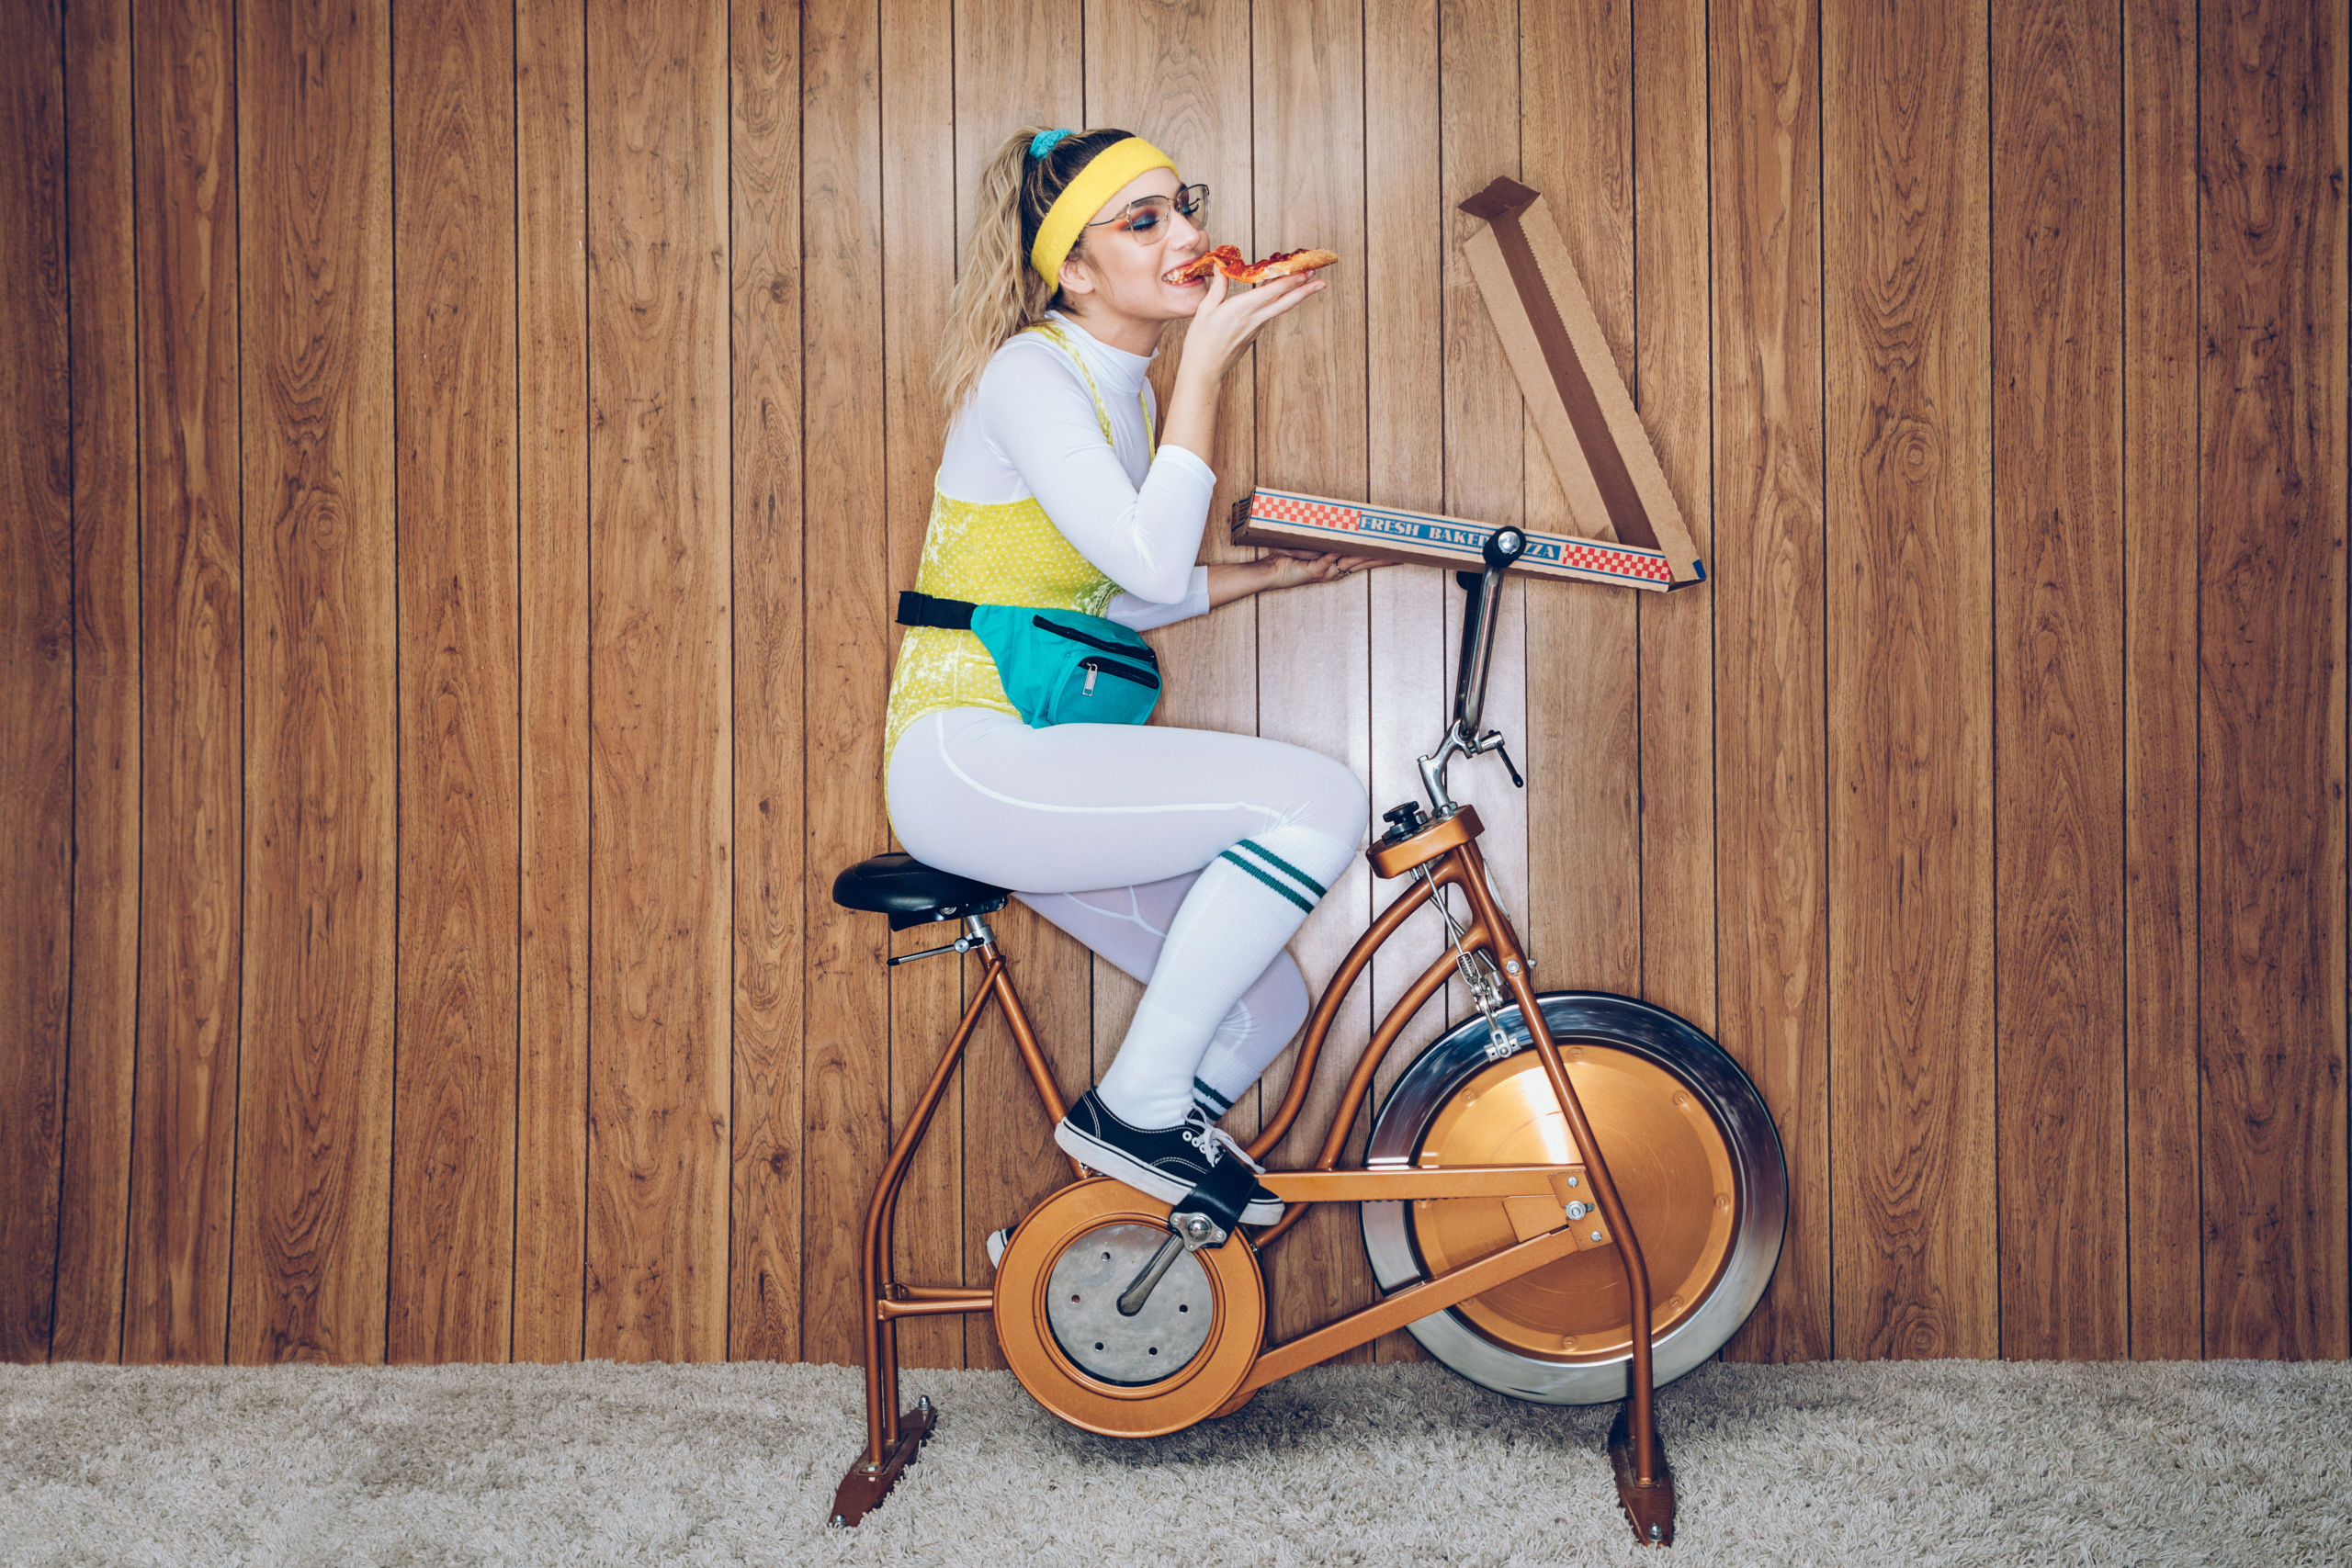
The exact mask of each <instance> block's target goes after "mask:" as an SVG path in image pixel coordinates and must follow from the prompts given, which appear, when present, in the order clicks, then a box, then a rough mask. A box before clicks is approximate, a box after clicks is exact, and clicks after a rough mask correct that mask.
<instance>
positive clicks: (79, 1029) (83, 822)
mask: <svg viewBox="0 0 2352 1568" xmlns="http://www.w3.org/2000/svg"><path fill="white" fill-rule="evenodd" d="M64 18H65V50H64V62H65V130H66V137H67V146H66V160H67V164H68V166H69V167H70V169H71V170H72V174H73V177H72V179H70V180H69V181H68V182H67V186H66V197H67V202H68V208H67V220H68V223H69V224H70V233H69V238H68V254H70V256H71V258H72V263H73V276H72V278H71V288H72V290H73V296H72V306H71V311H70V321H71V325H72V338H71V348H70V352H71V355H72V363H73V386H74V638H73V655H74V931H73V954H74V986H73V999H72V1007H73V1028H72V1035H71V1045H72V1049H71V1051H70V1053H69V1055H68V1057H67V1062H66V1067H67V1078H66V1090H65V1151H64V1161H65V1164H64V1169H63V1171H62V1174H61V1176H60V1178H59V1182H58V1219H57V1224H58V1233H57V1242H58V1244H57V1308H56V1314H55V1317H54V1321H53V1323H52V1325H51V1341H50V1355H51V1359H55V1360H73V1361H111V1360H116V1359H119V1358H120V1356H121V1354H122V1284H123V1244H124V1240H125V1237H124V1234H123V1227H124V1224H125V1220H126V1218H127V1209H128V1201H129V1196H130V1146H131V1138H130V1113H131V1084H132V1079H133V1075H134V1073H135V1070H136V1067H137V1064H138V1023H139V1021H138V998H139V856H140V845H139V784H140V773H141V769H140V761H141V759H140V749H139V689H140V672H141V658H140V655H141V649H140V646H139V410H138V398H139V323H138V321H137V319H136V313H135V305H136V300H137V298H138V297H137V294H136V292H135V289H134V287H133V280H134V278H135V276H136V271H137V266H138V256H137V254H136V246H137V235H136V233H135V231H134V229H133V226H132V220H131V214H132V211H133V197H132V190H131V183H130V176H131V167H130V161H131V147H130V135H131V128H130V120H131V96H130V95H131V64H130V25H131V24H130V6H129V5H128V4H127V0H119V3H118V4H114V5H109V6H74V7H72V8H70V9H68V10H66V11H65V13H64Z"/></svg>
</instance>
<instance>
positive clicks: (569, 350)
mask: <svg viewBox="0 0 2352 1568" xmlns="http://www.w3.org/2000/svg"><path fill="white" fill-rule="evenodd" d="M585 25H586V18H585V12H584V10H583V9H582V7H581V6H569V5H563V4H558V3H551V0H517V3H516V5H515V239H516V245H517V250H516V254H515V267H516V273H517V280H518V282H517V296H518V298H517V300H516V305H517V315H516V317H515V328H516V333H515V354H516V363H515V427H516V429H518V430H521V431H526V432H528V433H529V438H528V439H526V440H525V441H523V442H522V443H521V444H520V446H519V449H518V451H517V454H516V456H517V458H518V463H517V470H516V475H517V481H518V483H517V494H518V497H519V500H520V507H521V549H522V563H523V570H522V581H521V588H522V599H521V604H520V617H521V619H520V626H519V632H520V635H521V638H522V641H521V650H522V652H521V657H522V715H521V723H520V727H519V728H520V734H521V742H520V743H521V748H522V761H521V773H522V780H521V783H522V793H521V802H522V933H521V937H522V940H521V944H520V946H521V956H520V963H521V976H520V985H519V987H518V989H519V994H520V997H521V1001H522V1005H521V1010H520V1025H521V1027H520V1031H519V1034H518V1038H517V1042H516V1049H517V1052H518V1054H519V1056H520V1062H519V1071H518V1072H517V1074H516V1077H515V1087H516V1104H515V1151H516V1152H515V1344H514V1357H515V1359H516V1360H518V1361H567V1360H572V1359H577V1358H578V1357H579V1356H580V1354H581V1348H582V1332H583V1328H584V1313H585V1295H584V1285H585V1269H586V1258H587V1252H586V1247H587V1183H588V915H589V897H590V892H589V885H588V871H589V864H588V840H589V832H588V426H589V406H588V214H587V186H588V147H587V121H586V117H587V105H586V102H585V96H584V95H585V86H584V84H583V77H584V75H585V73H586V51H587V39H586V36H585V32H584V28H585Z"/></svg>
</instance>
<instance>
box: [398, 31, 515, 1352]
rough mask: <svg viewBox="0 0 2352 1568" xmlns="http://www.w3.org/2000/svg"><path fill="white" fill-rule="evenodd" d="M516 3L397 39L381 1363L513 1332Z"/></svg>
mask: <svg viewBox="0 0 2352 1568" xmlns="http://www.w3.org/2000/svg"><path fill="white" fill-rule="evenodd" d="M513 28H514V8H513V6H511V5H490V4H485V3H484V0H426V3H425V4H424V5H422V6H414V7H411V8H409V9H406V10H403V11H402V12H401V25H400V26H399V27H397V28H394V29H393V33H392V138H393V142H392V196H393V200H394V202H395V203H396V205H397V209H398V211H399V214H400V222H399V225H398V227H397V230H396V231H395V233H394V236H393V241H394V246H395V251H394V277H395V279H396V282H395V288H394V299H393V306H394V309H393V313H392V320H393V331H394V341H393V351H392V352H393V378H394V379H393V386H394V404H393V418H394V420H395V421H396V422H397V424H398V428H399V431H400V440H399V459H398V465H397V468H396V470H395V479H396V482H397V483H398V485H399V496H400V519H399V527H400V726H401V728H400V748H399V753H398V754H399V759H400V778H399V787H400V823H401V832H400V951H401V963H400V967H399V1004H398V1008H399V1010H398V1018H397V1021H396V1028H397V1029H398V1031H399V1040H400V1059H399V1062H398V1064H397V1069H398V1070H397V1072H396V1074H395V1077H394V1081H393V1117H392V1195H391V1203H392V1207H391V1226H392V1247H391V1260H390V1304H389V1306H388V1309H387V1313H388V1315H387V1320H386V1327H385V1338H386V1346H385V1359H387V1360H392V1361H503V1360H505V1359H507V1358H508V1351H509V1347H510V1340H511V1331H512V1327H513V1316H514V1312H513V1286H514V1263H515V1070H516V1061H515V1049H516V1036H515V1026H516V999H517V998H516V985H517V953H516V931H517V925H516V922H517V920H518V919H519V915H520V908H519V898H520V886H519V881H520V875H521V861H520V852H521V851H520V841H519V838H518V824H517V813H518V810H519V804H520V803H519V799H518V796H517V793H516V792H517V790H518V788H519V787H520V781H519V779H518V777H517V769H518V767H519V765H520V764H519V738H518V737H517V735H516V733H515V711H516V707H517V705H518V703H519V701H520V685H519V682H520V678H521V677H520V671H519V670H518V669H517V667H516V636H517V623H516V616H517V614H518V606H517V595H518V593H519V591H520V590H519V584H518V581H517V578H516V561H515V551H516V548H517V543H518V541H517V537H516V533H515V528H516V521H515V426H514V419H515V128H514V120H513V115H514V105H515V85H514V69H515V35H514V31H513Z"/></svg>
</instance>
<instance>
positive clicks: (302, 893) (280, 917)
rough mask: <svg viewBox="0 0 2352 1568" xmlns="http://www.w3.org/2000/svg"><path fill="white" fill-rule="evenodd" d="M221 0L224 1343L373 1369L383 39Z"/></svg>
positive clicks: (350, 24) (378, 1107) (381, 765)
mask: <svg viewBox="0 0 2352 1568" xmlns="http://www.w3.org/2000/svg"><path fill="white" fill-rule="evenodd" d="M389 30H390V29H389V25H388V20H387V17H385V15H384V14H382V13H381V12H374V13H370V12H361V11H353V10H350V9H343V10H334V9H331V8H326V7H320V6H311V5H308V4H301V3H299V0H279V3H277V4H269V5H262V6H244V7H243V8H241V9H240V11H239V13H238V34H237V51H236V62H237V75H238V93H237V136H238V156H237V181H238V186H239V189H240V191H241V192H242V193H243V220H242V222H241V225H240V239H239V249H240V256H239V276H240V296H241V303H240V309H239V316H240V322H241V328H242V333H243V365H244V374H243V380H242V385H243V409H242V412H243V473H244V485H243V499H244V514H245V518H246V523H247V529H246V552H245V559H246V579H245V612H246V616H247V625H246V634H247V635H246V655H247V660H246V670H245V673H246V682H245V697H246V701H245V724H244V729H245V762H246V765H245V770H244V807H245V821H246V825H247V828H248V837H247V840H246V844H245V868H244V869H245V927H246V932H247V953H248V954H249V955H250V960H251V961H250V962H249V963H248V964H246V966H245V970H244V995H243V1018H244V1041H243V1055H242V1063H241V1069H240V1074H239V1079H238V1094H237V1173H236V1246H235V1250H234V1257H233V1262H232V1269H231V1280H230V1312H229V1327H230V1334H229V1359H230V1360H231V1361H232V1362H256V1361H258V1362H276V1361H289V1360H305V1361H309V1360H316V1361H331V1362H360V1361H379V1360H381V1359H383V1355H384V1326H385V1316H384V1314H385V1269H386V1255H387V1251H388V1239H389V1237H388V1227H389V1224H390V1217H389V1213H388V1198H389V1189H390V1178H391V1135H392V1126H391V1122H392V1051H393V1041H392V1030H393V999H394V998H393V986H394V963H395V960H394V942H395V937H396V929H395V927H396V910H395V908H394V904H393V879H392V877H391V876H390V875H388V874H387V873H388V872H389V871H390V869H391V868H392V866H393V864H394V855H395V853H396V849H395V840H394V822H393V809H394V799H393V784H394V779H395V776H396V774H395V762H394V744H395V739H396V735H395V728H396V713H397V709H396V697H395V680H396V671H395V654H396V649H395V640H394V638H395V632H394V625H395V617H396V615H397V607H396V604H395V598H396V595H395V582H394V570H395V562H394V539H393V526H392V519H393V506H394V499H395V496H394V472H393V429H392V417H393V413H392V399H391V382H392V352H391V344H392V320H391V317H392V268H393V265H394V263H393V251H392V227H391V220H392V210H391V177H390V152H391V141H392V137H391V118H390V108H391V105H390V86H391V70H390V38H389V36H388V35H389Z"/></svg>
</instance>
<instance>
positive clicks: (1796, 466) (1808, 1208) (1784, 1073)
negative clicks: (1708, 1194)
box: [1708, 0, 1832, 1361]
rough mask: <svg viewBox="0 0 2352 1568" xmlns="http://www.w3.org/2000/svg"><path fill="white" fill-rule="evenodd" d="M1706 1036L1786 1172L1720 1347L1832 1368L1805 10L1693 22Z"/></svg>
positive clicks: (1751, 8) (1812, 103)
mask: <svg viewBox="0 0 2352 1568" xmlns="http://www.w3.org/2000/svg"><path fill="white" fill-rule="evenodd" d="M1713 40H1714V41H1713V55H1712V58H1713V70H1712V73H1711V76H1712V89H1713V94H1712V96H1713V133H1712V134H1713V164H1712V170H1711V176H1712V177H1711V182H1710V183H1711V186H1712V188H1713V193H1714V258H1715V262H1714V274H1713V275H1714V291H1715V292H1714V299H1715V305H1714V309H1715V359H1714V369H1715V401H1714V422H1715V471H1716V491H1717V496H1718V505H1719V506H1720V509H1721V510H1720V519H1719V521H1720V526H1718V527H1717V529H1716V530H1715V535H1714V555H1713V558H1712V559H1711V560H1710V562H1709V565H1708V580H1709V582H1710V584H1711V585H1712V586H1711V587H1710V589H1709V590H1708V592H1711V593H1713V595H1714V596H1715V597H1716V599H1717V604H1716V607H1715V617H1716V625H1717V626H1718V628H1719V635H1718V637H1717V638H1716V642H1715V713H1716V728H1715V736H1716V748H1717V752H1716V755H1717V788H1716V805H1715V844H1716V866H1717V875H1718V887H1719V893H1718V897H1719V904H1718V911H1719V913H1718V919H1719V920H1720V922H1721V926H1720V932H1721V944H1722V945H1721V948H1720V950H1719V970H1720V975H1721V978H1722V992H1721V1001H1720V1010H1719V1012H1718V1015H1717V1021H1718V1030H1717V1036H1716V1037H1717V1040H1718V1042H1719V1043H1721V1044H1722V1045H1723V1047H1724V1050H1726V1051H1728V1052H1730V1053H1731V1055H1732V1056H1733V1057H1734V1059H1736V1061H1738V1063H1739V1064H1740V1066H1743V1067H1745V1068H1746V1069H1747V1074H1748V1076H1749V1077H1752V1078H1754V1079H1755V1080H1756V1085H1757V1088H1758V1089H1760V1090H1761V1091H1762V1093H1763V1095H1764V1102H1765V1104H1766V1105H1767V1106H1769V1107H1770V1110H1771V1112H1772V1119H1773V1121H1774V1122H1776V1123H1777V1124H1778V1126H1779V1128H1780V1134H1781V1146H1782V1148H1783V1149H1784V1150H1785V1151H1786V1156H1787V1159H1788V1165H1789V1221H1788V1231H1787V1234H1786V1236H1785V1239H1784V1240H1783V1241H1782V1243H1781V1264H1780V1269H1779V1271H1778V1272H1777V1273H1776V1274H1775V1275H1774V1276H1773V1280H1772V1286H1771V1289H1770V1291H1769V1292H1766V1294H1765V1297H1764V1300H1763V1302H1762V1303H1760V1304H1759V1305H1758V1308H1757V1310H1756V1314H1755V1315H1754V1316H1752V1317H1750V1318H1749V1319H1748V1322H1747V1326H1746V1327H1745V1328H1743V1329H1742V1330H1741V1331H1740V1333H1739V1335H1738V1336H1737V1337H1735V1338H1734V1339H1733V1341H1732V1343H1731V1345H1730V1346H1729V1347H1728V1348H1727V1351H1726V1353H1727V1354H1728V1355H1730V1356H1731V1357H1733V1358H1735V1359H1742V1360H1751V1359H1752V1360H1760V1361H1784V1360H1815V1359H1822V1358H1826V1356H1828V1355H1829V1354H1830V1348H1831V1341H1830V1253H1829V1234H1830V1233H1829V1214H1830V1203H1829V1165H1830V1158H1831V1155H1830V1149H1831V1133H1832V1129H1831V1126H1830V1122H1829V1078H1828V1072H1829V990H1828V963H1829V905H1828V887H1827V874H1828V853H1829V847H1828V843H1827V839H1826V815H1827V811H1828V798H1827V795H1826V788H1827V785H1826V778H1825V773H1824V770H1825V767H1826V745H1827V737H1826V734H1825V732H1824V703H1825V702H1826V690H1825V687H1824V679H1825V677H1824V671H1823V660H1824V641H1823V639H1824V637H1825V635H1826V628H1825V626H1824V624H1823V600H1824V593H1825V583H1824V580H1823V558H1822V552H1823V547H1824V539H1823V531H1822V530H1823V522H1822V496H1821V459H1822V410H1821V398H1822V358H1821V354H1822V348H1821V261H1822V258H1821V186H1820V178H1821V164H1820V153H1821V112H1822V110H1821V78H1820V74H1819V62H1820V56H1819V53H1818V47H1817V37H1816V34H1815V9H1814V6H1812V4H1811V3H1810V0H1735V3H1734V4H1732V5H1729V6H1724V7H1720V8H1718V9H1717V10H1716V12H1715V13H1714V16H1713Z"/></svg>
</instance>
